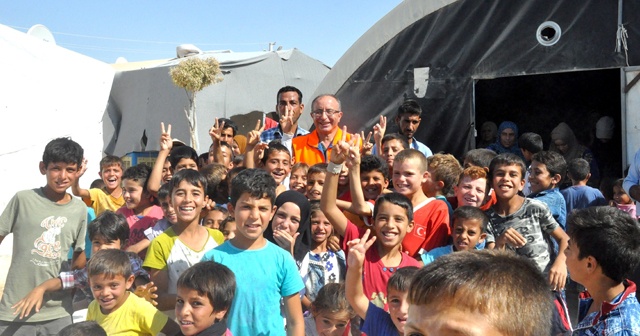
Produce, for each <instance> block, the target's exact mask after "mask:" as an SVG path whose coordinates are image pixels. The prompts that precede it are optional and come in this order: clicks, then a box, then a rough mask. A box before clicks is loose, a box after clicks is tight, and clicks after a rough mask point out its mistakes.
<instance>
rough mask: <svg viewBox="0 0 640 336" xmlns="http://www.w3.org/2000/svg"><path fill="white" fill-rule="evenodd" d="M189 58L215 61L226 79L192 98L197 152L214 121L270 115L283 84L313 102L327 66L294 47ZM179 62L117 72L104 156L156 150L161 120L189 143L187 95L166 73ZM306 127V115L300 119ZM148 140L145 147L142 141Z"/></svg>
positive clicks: (206, 143)
mask: <svg viewBox="0 0 640 336" xmlns="http://www.w3.org/2000/svg"><path fill="white" fill-rule="evenodd" d="M192 57H200V58H206V57H215V58H216V59H217V60H218V62H219V63H220V69H221V70H222V75H223V76H224V80H223V81H222V82H220V83H216V84H213V85H210V86H208V87H206V88H205V89H204V90H202V91H201V92H199V93H198V94H197V95H196V115H197V119H198V132H197V137H198V141H199V144H200V146H199V148H198V152H200V153H204V152H206V151H207V150H208V147H209V144H210V143H211V138H210V137H209V133H208V131H209V128H210V127H211V125H213V123H214V122H215V118H230V117H232V116H235V115H239V114H246V113H249V112H251V111H255V110H260V111H264V112H267V113H268V112H270V111H273V110H274V109H275V106H276V93H277V92H278V90H279V89H280V88H281V87H283V86H285V85H292V86H295V87H297V88H299V89H300V90H301V91H302V93H303V102H304V103H308V102H310V101H311V95H310V94H311V93H312V92H313V91H314V90H315V89H316V87H317V86H318V84H319V83H320V82H321V81H322V79H323V78H324V76H325V75H326V74H327V72H329V67H327V66H326V65H324V64H322V63H321V62H320V61H318V60H315V59H313V58H311V57H309V56H307V55H305V54H304V53H302V52H300V51H299V50H297V49H292V50H283V51H274V52H248V53H233V52H208V53H203V54H200V55H195V56H192ZM178 62H180V59H174V60H170V61H168V62H165V63H163V64H160V65H157V66H155V67H151V68H146V69H138V70H132V71H124V72H118V73H117V74H116V78H115V80H114V84H113V90H112V92H111V97H110V99H109V104H108V107H107V113H106V115H105V139H104V143H105V152H106V153H109V154H114V155H124V154H125V153H128V152H132V151H144V150H157V148H158V146H159V144H158V140H159V137H160V122H164V123H165V124H171V125H172V134H171V136H172V137H173V138H179V139H181V140H183V141H185V142H188V141H189V139H190V136H189V127H188V124H187V120H186V117H185V114H184V110H185V108H186V107H187V106H188V98H187V94H186V92H185V91H184V90H183V89H181V88H178V87H176V86H174V84H173V83H172V81H171V77H170V76H169V69H170V68H171V67H172V66H175V65H176V64H178ZM300 125H301V126H302V127H309V126H310V125H311V119H310V117H309V116H308V114H303V117H301V118H300ZM254 126H255V123H249V124H241V125H238V127H239V133H240V134H245V133H247V132H248V131H250V130H252V129H253V128H254ZM144 138H146V144H145V143H144V140H143V139H144Z"/></svg>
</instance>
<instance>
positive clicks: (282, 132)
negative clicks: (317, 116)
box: [260, 86, 309, 150]
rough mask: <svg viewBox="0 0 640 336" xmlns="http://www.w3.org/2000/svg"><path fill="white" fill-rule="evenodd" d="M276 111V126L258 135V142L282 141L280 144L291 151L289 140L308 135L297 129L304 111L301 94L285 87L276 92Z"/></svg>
mask: <svg viewBox="0 0 640 336" xmlns="http://www.w3.org/2000/svg"><path fill="white" fill-rule="evenodd" d="M276 99H277V101H276V111H278V115H279V116H280V122H279V123H278V126H276V127H273V128H271V129H268V130H266V131H264V132H262V134H260V142H264V143H269V142H271V141H273V140H282V143H283V144H284V145H285V146H287V148H289V149H290V150H291V141H290V140H291V139H292V138H295V137H297V136H300V135H305V134H309V131H307V130H306V129H303V128H301V127H298V119H300V115H302V111H304V104H303V103H302V92H300V90H298V88H295V87H293V86H285V87H282V88H281V89H280V90H278V95H277V96H276Z"/></svg>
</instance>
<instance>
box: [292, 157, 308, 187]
mask: <svg viewBox="0 0 640 336" xmlns="http://www.w3.org/2000/svg"><path fill="white" fill-rule="evenodd" d="M308 171H309V165H308V164H306V163H304V162H298V163H296V164H294V165H293V167H291V178H290V179H289V190H295V191H297V192H299V193H302V194H303V195H304V194H305V192H306V191H307V190H306V188H307V172H308Z"/></svg>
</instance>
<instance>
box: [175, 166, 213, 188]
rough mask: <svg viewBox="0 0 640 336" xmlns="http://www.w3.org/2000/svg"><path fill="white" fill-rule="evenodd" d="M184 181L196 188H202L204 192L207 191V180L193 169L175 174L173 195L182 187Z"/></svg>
mask: <svg viewBox="0 0 640 336" xmlns="http://www.w3.org/2000/svg"><path fill="white" fill-rule="evenodd" d="M182 181H186V182H187V183H189V184H191V185H192V186H195V187H200V188H202V191H204V192H205V193H206V191H207V179H206V178H205V177H204V176H202V174H200V172H199V171H197V170H193V169H183V170H181V171H179V172H177V173H175V174H173V177H172V178H171V181H170V182H169V183H171V193H173V191H174V190H175V189H176V188H177V187H178V186H179V185H180V183H181V182H182Z"/></svg>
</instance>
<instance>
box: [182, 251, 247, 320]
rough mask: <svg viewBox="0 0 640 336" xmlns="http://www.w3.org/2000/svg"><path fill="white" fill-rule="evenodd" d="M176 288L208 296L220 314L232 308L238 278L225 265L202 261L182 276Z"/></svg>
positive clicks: (214, 308) (215, 310)
mask: <svg viewBox="0 0 640 336" xmlns="http://www.w3.org/2000/svg"><path fill="white" fill-rule="evenodd" d="M176 287H177V288H186V289H192V290H195V291H196V292H198V295H201V296H204V295H206V296H207V297H208V298H209V302H210V303H211V305H212V306H213V310H214V312H219V311H222V310H225V309H226V310H228V309H229V307H231V303H232V302H233V296H234V294H235V291H236V277H235V275H234V274H233V272H232V271H231V270H230V269H229V268H228V267H227V266H225V265H223V264H219V263H217V262H214V261H201V262H199V263H197V264H195V265H193V266H191V267H189V268H188V269H187V270H186V271H184V273H182V274H181V275H180V278H178V282H177V284H176ZM225 317H226V315H225ZM216 322H217V321H216Z"/></svg>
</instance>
